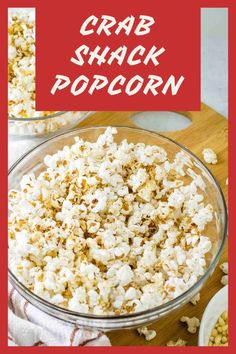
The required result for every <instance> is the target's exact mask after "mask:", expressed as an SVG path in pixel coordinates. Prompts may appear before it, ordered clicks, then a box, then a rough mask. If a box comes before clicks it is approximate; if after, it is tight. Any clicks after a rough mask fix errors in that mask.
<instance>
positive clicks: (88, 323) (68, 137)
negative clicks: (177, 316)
mask: <svg viewBox="0 0 236 354" xmlns="http://www.w3.org/2000/svg"><path fill="white" fill-rule="evenodd" d="M105 129H106V127H88V128H84V129H74V130H71V131H69V132H67V133H63V134H60V135H57V136H55V137H52V138H50V139H48V140H47V141H45V142H43V143H42V144H40V145H38V146H37V147H35V148H33V149H32V150H31V151H30V152H28V153H26V154H25V155H24V156H23V157H22V158H21V159H19V160H18V161H17V162H16V163H15V164H14V165H13V166H12V167H11V169H10V171H9V188H10V189H17V188H18V187H19V183H20V180H21V178H22V177H23V175H25V174H27V173H31V172H34V173H35V175H38V174H39V173H40V172H41V171H42V170H43V169H44V163H43V159H44V156H45V155H47V154H53V153H55V152H56V151H57V150H59V149H62V148H63V147H64V146H65V145H71V144H73V142H74V138H75V137H76V136H79V137H81V138H83V139H84V140H88V141H96V139H97V138H98V136H99V135H100V134H102V133H103V132H104V130H105ZM117 130H118V133H117V135H116V136H115V140H116V141H117V142H119V141H121V140H123V139H127V140H128V142H133V143H138V142H142V143H145V144H151V145H159V146H162V147H164V148H165V150H166V151H167V153H168V156H169V158H171V159H172V157H173V156H174V155H175V154H176V153H177V152H180V151H182V152H184V153H185V154H186V155H188V156H189V157H190V158H191V160H192V162H193V163H194V167H193V169H194V170H195V171H198V173H200V174H201V176H202V178H203V180H204V182H205V184H206V192H205V201H206V203H211V204H212V206H213V208H214V210H215V218H214V219H213V221H212V222H211V223H210V224H208V226H207V228H206V229H205V232H206V234H207V235H208V236H209V237H210V239H211V241H212V244H213V247H212V250H211V252H209V254H208V257H207V269H206V271H205V274H204V275H203V276H202V277H201V278H199V279H198V281H197V282H196V283H195V284H194V285H193V286H192V287H191V288H190V289H188V290H187V291H186V292H184V293H183V294H181V295H180V296H178V297H176V298H175V299H174V300H171V301H169V302H167V303H165V304H162V305H160V306H157V307H155V308H152V309H149V310H146V311H143V312H137V313H133V314H127V315H118V316H105V315H104V316H100V315H90V314H83V313H77V312H73V311H70V310H67V309H64V308H61V307H59V306H56V305H53V304H52V303H49V302H48V301H46V300H44V299H42V298H40V297H38V296H37V295H35V294H33V293H32V292H31V291H30V290H29V289H27V288H26V287H25V286H24V285H23V284H22V283H20V281H19V280H18V279H17V278H16V277H15V275H14V274H13V273H12V272H11V270H9V279H10V282H11V283H12V285H13V286H14V287H15V288H16V289H17V290H18V292H19V293H20V294H21V295H22V296H23V297H24V298H25V299H27V300H28V301H29V302H30V303H31V304H33V305H34V306H36V307H37V308H39V309H40V310H42V311H44V312H46V313H48V314H50V315H52V316H54V317H56V318H58V319H61V320H64V321H66V322H70V323H73V324H76V325H78V326H84V327H88V328H93V329H101V330H116V329H128V328H135V327H139V326H142V325H147V324H150V323H153V322H155V321H157V320H158V319H160V318H162V317H163V316H166V315H170V314H172V313H173V311H175V310H177V309H179V308H180V307H181V306H183V305H184V304H185V303H187V302H189V301H190V300H191V299H192V298H193V297H194V296H195V295H196V294H197V293H198V292H199V291H200V289H201V288H202V286H203V284H204V283H205V282H206V280H207V279H208V277H209V276H210V275H211V274H212V273H213V271H214V269H215V267H216V265H217V262H218V260H219V257H220V254H221V252H222V250H223V247H224V243H225V240H226V235H227V209H226V204H225V200H224V196H223V194H222V191H221V189H220V186H219V184H218V183H217V181H216V180H215V178H214V177H213V175H212V174H211V172H210V171H209V170H208V168H207V167H206V166H205V165H204V164H203V163H202V162H201V161H200V160H199V159H198V158H197V157H196V156H195V155H193V153H191V152H190V151H188V150H187V149H186V148H184V147H183V146H181V145H180V144H178V143H176V142H175V141H173V140H171V139H169V138H166V137H164V136H161V135H159V134H157V133H152V132H149V131H147V130H143V129H136V128H128V127H117Z"/></svg>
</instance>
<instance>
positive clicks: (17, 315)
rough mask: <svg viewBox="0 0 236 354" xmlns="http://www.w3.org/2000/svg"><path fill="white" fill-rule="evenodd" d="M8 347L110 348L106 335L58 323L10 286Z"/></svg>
mask: <svg viewBox="0 0 236 354" xmlns="http://www.w3.org/2000/svg"><path fill="white" fill-rule="evenodd" d="M8 345H9V346H75V347H76V346H110V345H111V343H110V341H109V339H108V338H107V336H106V335H105V334H104V333H102V332H99V331H96V330H94V331H92V330H88V329H84V328H82V327H78V326H76V325H72V324H69V323H66V322H64V321H61V320H58V319H56V318H54V317H52V316H50V315H48V314H46V313H44V312H42V311H40V310H38V309H37V308H36V307H34V306H33V305H31V304H30V303H29V302H28V301H27V300H25V299H24V298H23V297H22V296H21V295H20V294H19V293H18V292H17V291H16V290H15V289H14V288H13V287H12V285H11V284H9V285H8Z"/></svg>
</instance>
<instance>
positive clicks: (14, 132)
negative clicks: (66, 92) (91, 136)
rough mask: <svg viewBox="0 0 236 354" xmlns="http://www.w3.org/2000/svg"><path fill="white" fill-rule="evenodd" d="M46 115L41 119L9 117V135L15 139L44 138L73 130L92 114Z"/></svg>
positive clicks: (55, 113)
mask: <svg viewBox="0 0 236 354" xmlns="http://www.w3.org/2000/svg"><path fill="white" fill-rule="evenodd" d="M43 113H45V114H44V116H41V117H29V118H25V117H19V118H17V117H12V116H9V117H8V133H9V135H11V136H15V137H25V138H32V137H44V136H52V135H55V134H58V133H60V132H63V131H66V130H70V129H73V128H74V127H76V125H77V124H79V123H80V122H81V121H83V120H84V119H85V118H87V117H88V116H89V114H90V112H85V111H72V112H70V111H69V112H54V113H51V114H50V113H49V112H48V113H47V112H43Z"/></svg>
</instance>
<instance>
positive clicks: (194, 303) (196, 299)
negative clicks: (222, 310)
mask: <svg viewBox="0 0 236 354" xmlns="http://www.w3.org/2000/svg"><path fill="white" fill-rule="evenodd" d="M199 301H200V293H197V294H196V295H195V296H194V297H193V298H192V299H191V300H190V302H191V304H192V305H194V306H195V305H197V304H198V303H199Z"/></svg>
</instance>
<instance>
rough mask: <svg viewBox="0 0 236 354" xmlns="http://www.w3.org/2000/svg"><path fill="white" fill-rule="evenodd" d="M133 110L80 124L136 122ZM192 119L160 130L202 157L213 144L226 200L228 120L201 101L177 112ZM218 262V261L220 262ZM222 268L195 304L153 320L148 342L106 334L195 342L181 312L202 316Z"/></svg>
mask: <svg viewBox="0 0 236 354" xmlns="http://www.w3.org/2000/svg"><path fill="white" fill-rule="evenodd" d="M135 113H136V112H97V113H94V114H93V115H92V116H90V117H89V118H87V119H86V120H84V121H83V122H82V123H80V124H79V127H84V126H88V125H90V126H91V125H105V126H106V125H126V126H136V125H135V124H134V122H133V121H132V116H133V115H134V114H135ZM179 113H182V114H184V115H185V116H187V117H188V118H190V119H191V121H192V124H191V125H190V126H188V127H187V128H186V129H183V130H180V131H175V132H160V133H162V134H163V135H165V136H168V137H170V138H173V139H174V140H176V141H177V142H179V143H181V144H183V145H184V146H186V147H187V148H188V149H190V150H191V151H192V152H193V153H194V154H196V155H197V156H198V157H199V158H200V159H202V150H203V149H204V148H206V147H210V148H212V149H213V150H214V151H215V152H216V153H217V155H218V164H216V165H208V167H209V169H210V170H211V172H212V173H213V175H214V176H215V177H216V179H217V181H218V182H219V183H220V186H221V188H222V190H223V193H224V195H225V198H226V201H227V185H226V178H227V177H228V125H227V120H226V119H225V118H224V117H222V116H221V115H220V114H218V113H217V112H215V111H214V110H212V109H211V108H210V107H208V106H206V105H205V104H202V106H201V111H199V112H198V111H196V112H179ZM227 250H228V248H227V244H226V245H225V248H224V250H223V253H222V256H221V259H220V263H221V262H223V261H226V260H227V259H228V252H227ZM220 263H219V264H220ZM221 277H222V272H221V271H220V270H219V267H217V269H216V270H215V272H214V273H213V275H212V276H211V277H210V279H209V280H208V281H207V283H206V284H205V285H204V287H203V289H202V290H201V299H200V302H199V303H198V304H197V305H196V306H194V305H192V304H190V303H188V304H186V305H185V306H184V307H182V308H181V309H180V310H178V311H177V312H175V313H174V314H172V315H169V316H168V317H166V318H164V319H162V320H159V321H157V322H156V323H153V325H151V326H150V328H153V329H155V330H156V331H157V336H156V338H155V339H153V340H152V341H149V342H147V341H146V340H145V338H144V337H143V336H140V335H139V334H138V333H137V331H136V330H120V331H114V332H110V333H109V334H108V336H109V338H110V340H111V343H112V345H113V346H142V345H149V346H165V345H166V343H167V342H168V341H169V340H177V339H178V338H179V337H180V338H182V339H185V340H186V341H187V345H192V346H195V345H197V340H198V334H190V333H189V332H188V331H187V330H186V326H185V325H184V324H183V323H181V322H180V321H179V319H180V317H181V316H183V315H186V316H189V317H192V316H196V317H198V318H199V319H201V317H202V314H203V312H204V309H205V307H206V305H207V303H208V302H209V300H210V299H211V297H212V296H213V295H214V294H215V293H216V292H217V291H218V290H219V289H220V288H221V287H222V285H221V283H220V279H221Z"/></svg>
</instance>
